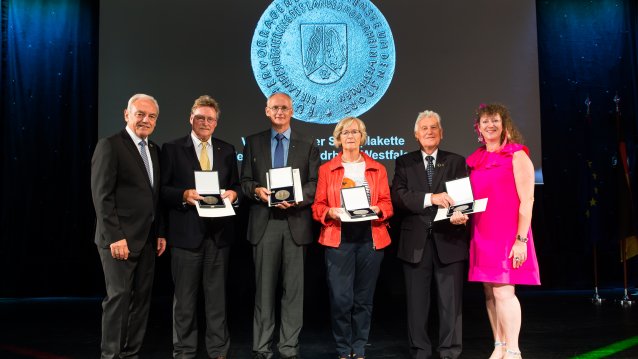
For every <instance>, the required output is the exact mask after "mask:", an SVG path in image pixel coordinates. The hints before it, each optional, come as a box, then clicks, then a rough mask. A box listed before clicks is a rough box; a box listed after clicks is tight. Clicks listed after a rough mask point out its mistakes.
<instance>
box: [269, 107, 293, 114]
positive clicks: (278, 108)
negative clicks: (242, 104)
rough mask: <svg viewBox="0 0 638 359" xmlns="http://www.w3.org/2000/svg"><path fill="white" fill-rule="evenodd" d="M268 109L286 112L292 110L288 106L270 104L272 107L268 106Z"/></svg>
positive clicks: (275, 111)
mask: <svg viewBox="0 0 638 359" xmlns="http://www.w3.org/2000/svg"><path fill="white" fill-rule="evenodd" d="M268 108H269V109H270V111H272V112H274V113H277V112H279V111H281V112H284V113H285V112H288V111H290V110H292V109H291V108H290V107H287V106H272V107H268Z"/></svg>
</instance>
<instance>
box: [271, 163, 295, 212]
mask: <svg viewBox="0 0 638 359" xmlns="http://www.w3.org/2000/svg"><path fill="white" fill-rule="evenodd" d="M266 177H267V181H268V190H269V191H270V206H275V205H277V204H279V203H283V202H288V203H291V202H296V200H295V188H294V179H293V169H292V167H280V168H271V169H270V170H268V173H267V174H266Z"/></svg>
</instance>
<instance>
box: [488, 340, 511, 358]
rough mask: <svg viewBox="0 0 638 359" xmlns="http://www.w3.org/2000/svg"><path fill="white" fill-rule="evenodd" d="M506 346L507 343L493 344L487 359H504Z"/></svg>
mask: <svg viewBox="0 0 638 359" xmlns="http://www.w3.org/2000/svg"><path fill="white" fill-rule="evenodd" d="M506 346H507V343H505V342H494V351H493V352H492V355H490V358H489V359H503V358H504V357H505V347H506Z"/></svg>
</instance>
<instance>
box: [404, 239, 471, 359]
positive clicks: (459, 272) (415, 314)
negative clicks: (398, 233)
mask: <svg viewBox="0 0 638 359" xmlns="http://www.w3.org/2000/svg"><path fill="white" fill-rule="evenodd" d="M464 268H465V266H464V264H463V262H462V261H461V262H454V263H450V264H443V263H441V261H440V260H439V256H438V254H437V252H436V245H435V244H434V240H432V238H431V237H430V238H428V240H427V243H426V245H425V250H424V251H423V258H422V259H421V262H419V263H416V264H413V263H404V264H403V273H404V277H405V288H406V298H407V308H408V316H407V318H408V339H409V343H410V356H411V357H412V358H413V359H429V358H431V357H432V342H431V341H430V337H429V335H428V315H429V313H430V298H431V292H432V291H433V290H434V289H436V300H437V307H438V311H439V338H438V345H437V348H436V350H437V351H438V352H439V356H441V357H444V356H449V357H452V358H458V357H459V355H460V354H461V349H462V346H461V342H462V322H463V316H462V299H463V274H464Z"/></svg>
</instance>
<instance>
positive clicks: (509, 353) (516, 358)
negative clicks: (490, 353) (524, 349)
mask: <svg viewBox="0 0 638 359" xmlns="http://www.w3.org/2000/svg"><path fill="white" fill-rule="evenodd" d="M505 358H507V359H523V357H522V356H521V352H518V351H515V350H510V349H507V350H506V351H505Z"/></svg>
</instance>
